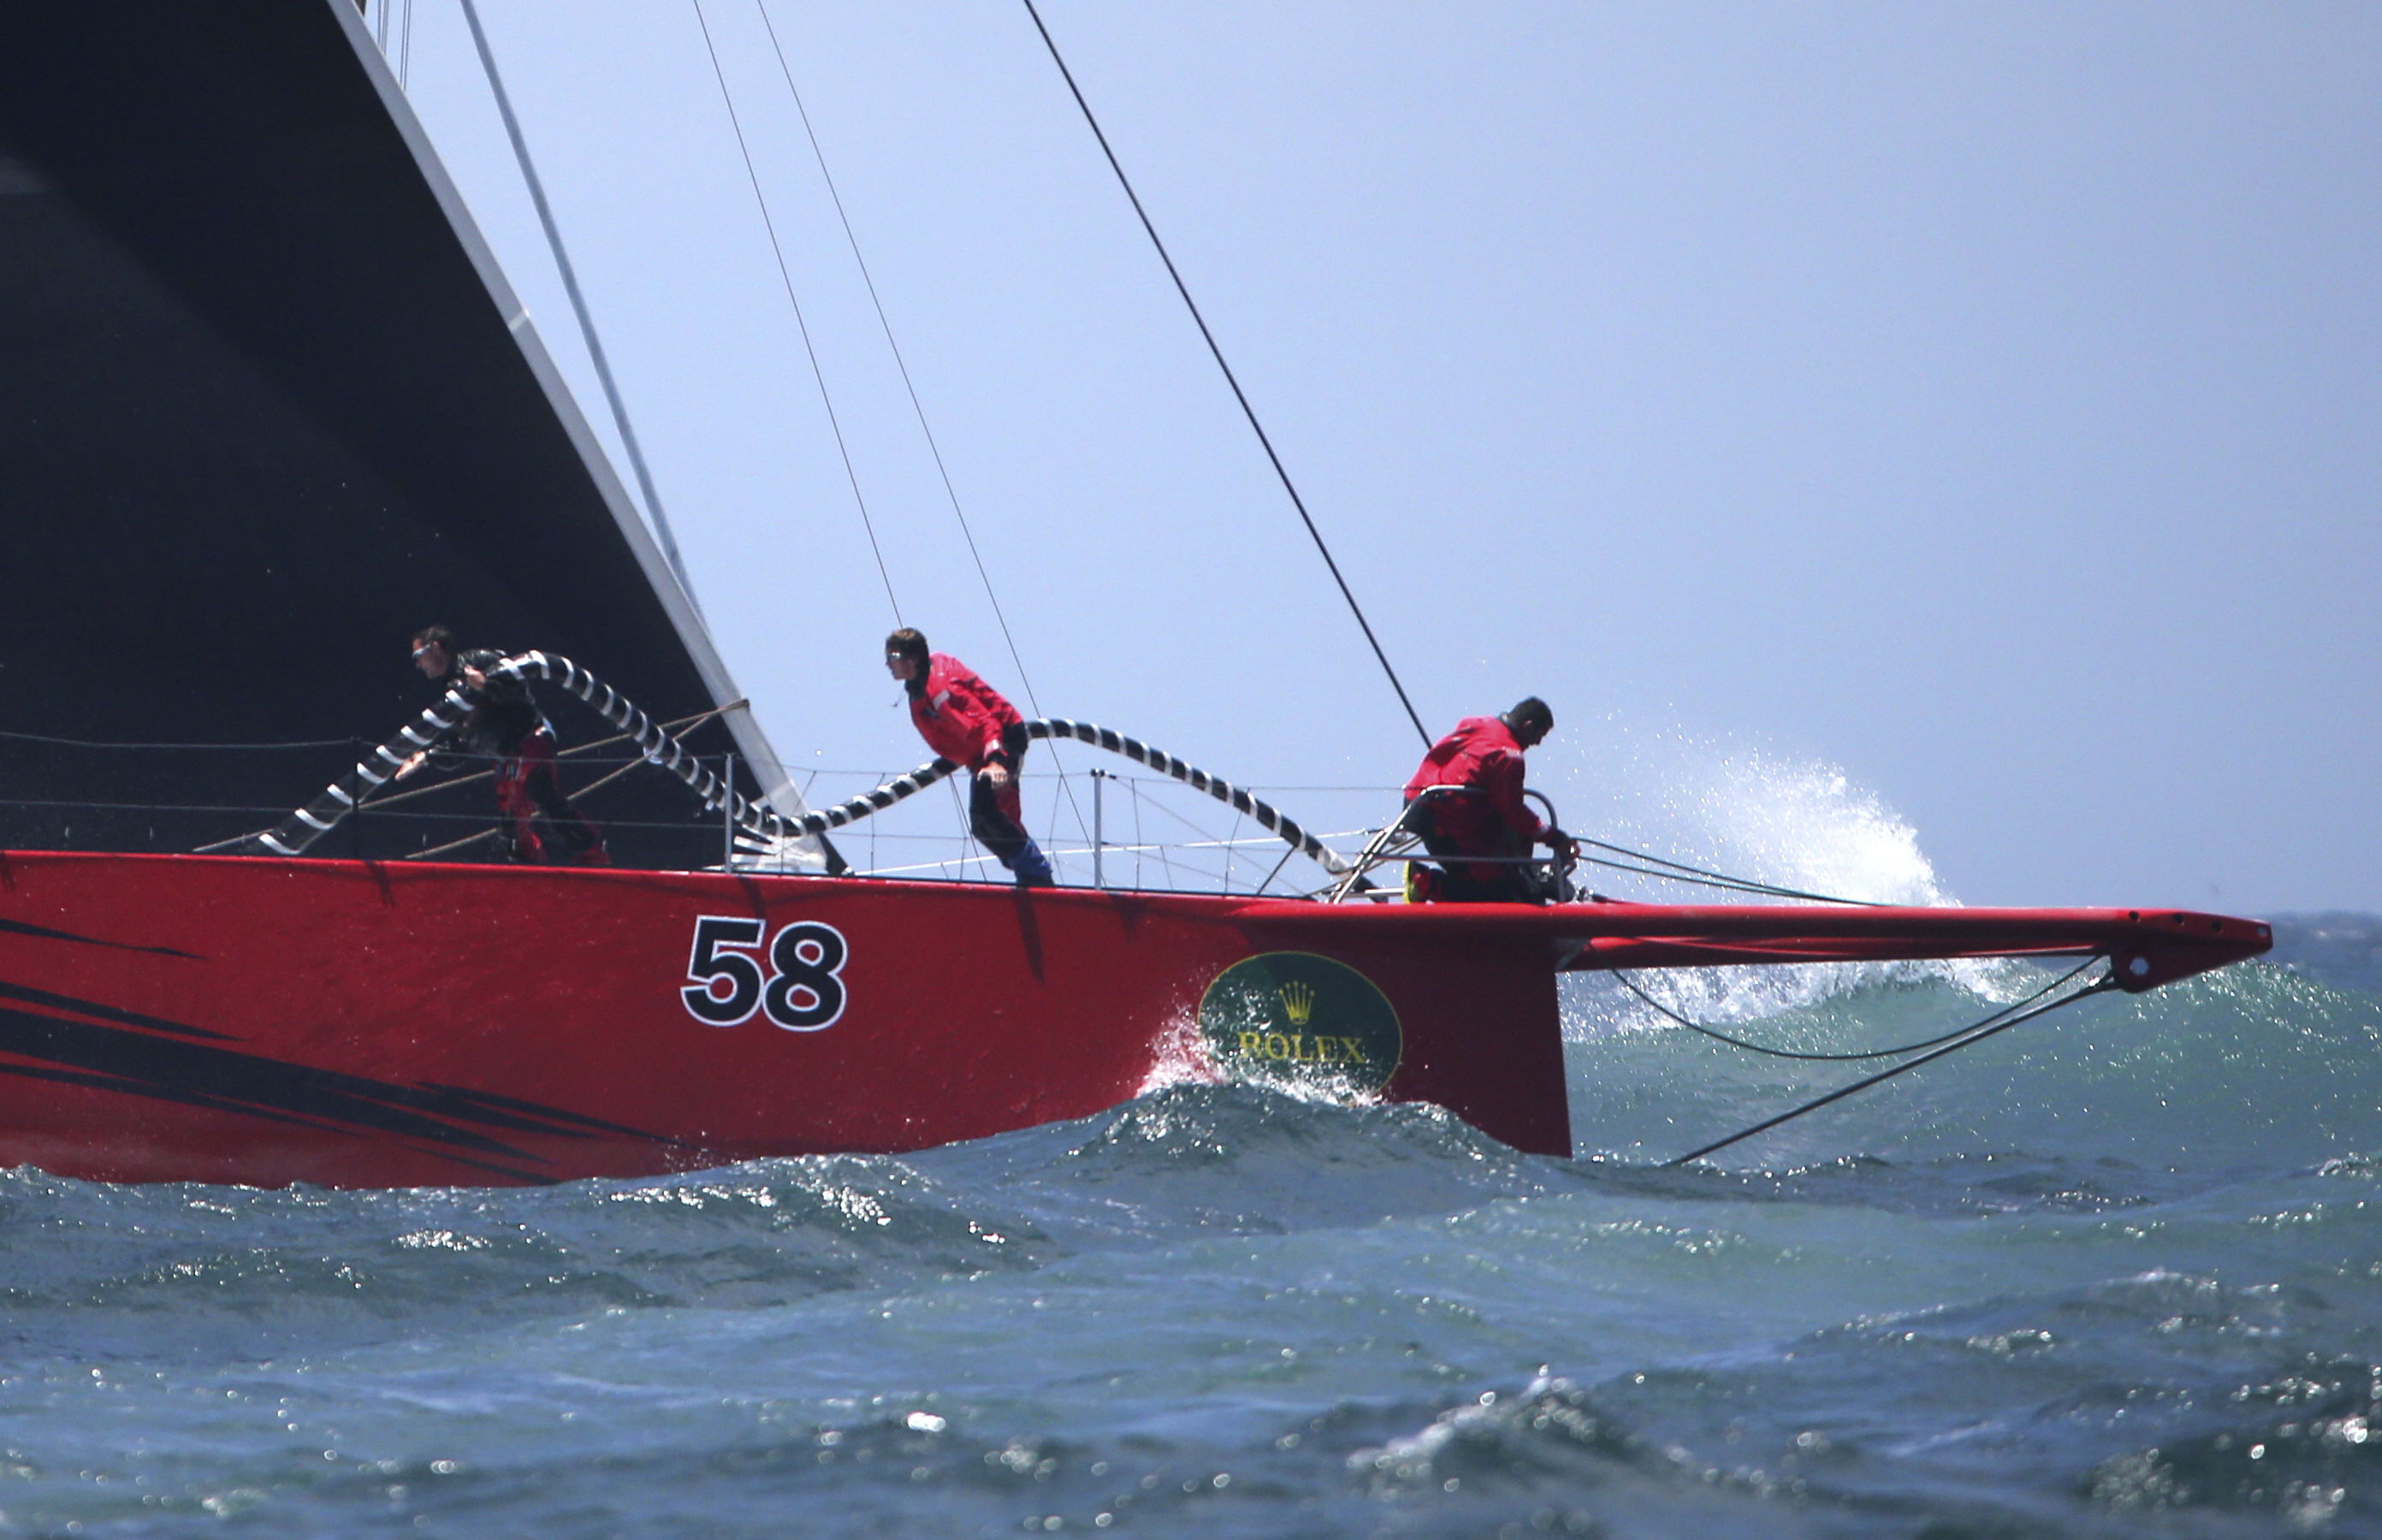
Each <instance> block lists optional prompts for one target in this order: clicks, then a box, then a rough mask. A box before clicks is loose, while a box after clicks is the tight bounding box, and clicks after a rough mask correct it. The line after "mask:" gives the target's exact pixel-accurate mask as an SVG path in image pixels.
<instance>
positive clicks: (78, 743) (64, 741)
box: [0, 732, 355, 753]
mask: <svg viewBox="0 0 2382 1540" xmlns="http://www.w3.org/2000/svg"><path fill="white" fill-rule="evenodd" d="M0 738H5V739H9V740H10V741H11V742H16V743H47V744H51V745H53V746H55V747H57V748H61V749H141V750H148V749H157V750H180V749H188V750H193V751H198V750H209V749H219V750H223V751H225V752H242V753H254V752H263V751H265V750H270V749H345V748H349V747H350V746H351V745H353V744H354V742H355V739H351V738H320V739H313V740H311V741H308V742H302V743H96V742H92V741H91V740H90V739H80V738H49V737H46V736H44V735H43V734H41V733H12V732H0Z"/></svg>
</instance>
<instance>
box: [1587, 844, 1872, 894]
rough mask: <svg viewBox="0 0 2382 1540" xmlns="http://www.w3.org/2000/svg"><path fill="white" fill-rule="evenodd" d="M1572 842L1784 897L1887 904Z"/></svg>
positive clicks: (1616, 847) (1638, 852)
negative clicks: (1811, 890) (1771, 882)
mask: <svg viewBox="0 0 2382 1540" xmlns="http://www.w3.org/2000/svg"><path fill="white" fill-rule="evenodd" d="M1572 842H1573V843H1574V844H1578V845H1592V846H1594V847H1595V848H1596V849H1600V850H1611V851H1612V852H1613V853H1614V854H1615V855H1621V856H1627V857H1629V858H1630V859H1631V860H1632V861H1644V862H1652V863H1653V864H1654V865H1656V866H1667V867H1669V868H1670V869H1671V870H1672V871H1674V872H1692V873H1694V874H1696V875H1697V876H1699V877H1711V878H1713V880H1715V881H1718V882H1724V883H1728V884H1731V885H1733V886H1738V887H1743V888H1746V889H1748V890H1749V891H1751V892H1756V893H1770V894H1774V895H1776V896H1777V897H1779V898H1809V899H1811V900H1812V901H1813V902H1814V903H1822V904H1858V905H1860V906H1861V907H1863V908H1866V909H1879V908H1883V907H1885V906H1883V905H1881V904H1880V903H1879V902H1878V901H1877V900H1876V899H1874V898H1830V897H1829V896H1828V895H1826V894H1824V893H1805V892H1802V891H1800V890H1799V889H1797V888H1792V887H1778V886H1774V885H1772V884H1770V883H1765V882H1762V881H1759V880H1757V879H1755V878H1752V877H1732V876H1730V875H1729V874H1727V873H1725V872H1707V871H1705V870H1704V869H1703V868H1702V867H1701V866H1689V865H1688V864H1687V863H1686V862H1677V861H1665V860H1664V859H1663V858H1662V857H1661V856H1656V855H1649V854H1647V853H1646V852H1645V851H1643V850H1633V849H1629V847H1627V845H1610V844H1607V843H1606V842H1605V841H1603V840H1602V839H1589V838H1585V837H1581V836H1578V835H1574V836H1573V837H1572ZM1597 864H1598V865H1600V866H1610V865H1612V864H1613V863H1612V862H1609V861H1607V862H1597ZM1622 870H1625V871H1626V870H1627V868H1626V867H1625V868H1622ZM1674 880H1678V879H1674Z"/></svg>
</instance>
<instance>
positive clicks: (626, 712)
mask: <svg viewBox="0 0 2382 1540" xmlns="http://www.w3.org/2000/svg"><path fill="white" fill-rule="evenodd" d="M489 672H490V674H491V675H502V676H505V677H507V678H514V679H519V680H522V681H524V682H526V681H527V680H529V679H532V678H538V679H548V680H552V681H554V682H556V683H558V684H560V685H561V686H562V688H564V689H565V690H568V691H571V693H572V694H573V695H576V696H578V697H579V698H580V699H581V700H582V701H584V702H586V703H587V704H588V705H590V706H592V707H594V708H595V711H596V713H597V714H598V715H601V716H602V717H603V718H604V719H605V720H606V721H608V722H609V723H611V724H612V726H613V727H617V728H619V729H620V731H621V732H623V733H626V734H628V735H629V737H630V739H632V741H633V742H635V744H636V745H637V748H638V750H639V751H640V752H643V753H644V755H645V758H646V759H647V760H649V761H650V762H652V763H653V764H657V765H659V766H661V767H662V768H663V769H665V770H668V771H669V772H670V773H671V774H672V775H674V776H677V777H678V778H679V779H680V780H681V781H684V782H685V783H686V784H687V786H688V788H690V789H692V790H693V791H694V794H695V795H696V796H697V797H698V798H700V799H701V800H702V802H703V806H704V808H705V809H706V811H712V810H717V809H718V807H719V805H720V803H721V801H722V800H723V799H724V800H726V801H727V802H728V804H729V807H730V815H731V817H732V818H733V819H734V820H735V823H736V825H737V827H738V828H739V829H740V830H742V831H743V833H744V834H745V835H746V836H748V837H751V838H752V839H753V840H755V841H757V842H760V843H762V844H764V845H766V846H767V847H771V848H777V847H780V846H782V844H783V843H784V842H787V841H791V840H797V839H806V838H810V837H814V836H817V835H822V834H825V833H826V832H827V831H828V830H829V829H840V828H841V827H843V826H844V825H847V824H851V823H854V822H857V821H858V820H860V819H863V818H866V817H867V816H868V815H869V814H870V813H880V812H882V811H884V810H885V809H886V808H889V807H891V806H892V805H893V804H894V803H896V802H898V801H902V800H903V799H904V798H907V797H911V796H915V794H917V793H918V792H920V791H923V790H925V789H926V788H927V787H930V786H932V785H934V784H935V783H936V782H937V781H939V780H941V779H942V778H943V777H944V776H948V775H950V774H951V773H952V771H954V770H956V769H958V768H959V766H958V765H956V764H952V762H951V761H950V760H947V759H936V760H933V761H931V762H929V763H927V764H922V765H920V766H919V767H918V768H917V769H915V770H913V771H911V772H910V773H909V774H908V775H906V776H895V777H894V778H893V779H891V780H890V781H887V782H886V783H885V784H884V785H882V786H879V787H877V788H873V789H871V790H868V791H866V792H863V793H862V794H861V795H859V796H857V797H854V798H853V799H852V800H851V801H846V802H840V803H838V804H837V805H835V806H834V807H831V808H819V809H817V810H815V811H813V812H809V813H802V814H800V815H798V816H795V817H791V818H790V817H787V816H786V815H785V814H783V813H780V812H779V811H778V810H777V809H775V808H773V807H770V806H769V805H768V804H767V803H766V802H756V801H752V800H751V799H749V798H747V797H744V796H743V795H742V794H740V793H739V792H737V791H736V790H735V788H732V787H730V786H728V785H726V784H725V783H723V782H722V781H721V780H720V779H719V777H718V776H715V775H713V774H712V773H711V771H710V770H709V769H708V768H706V766H705V765H704V764H703V762H702V761H701V760H699V759H697V758H696V757H695V756H694V755H693V754H691V753H688V752H686V746H685V745H684V744H682V743H681V742H680V741H679V740H678V739H676V738H675V737H673V736H672V735H671V734H670V733H669V732H668V731H667V730H665V729H664V728H663V727H661V726H660V725H659V724H657V723H656V722H655V721H654V720H653V718H651V717H649V716H647V715H645V713H644V712H643V711H640V710H639V709H638V708H637V707H636V705H635V704H634V703H632V702H631V701H630V700H629V699H628V697H626V696H624V695H622V694H620V692H619V691H615V690H614V689H613V688H612V687H611V686H610V685H608V684H606V683H604V682H603V681H602V680H601V679H598V678H596V677H595V675H593V674H591V673H589V672H588V671H587V670H586V669H584V668H582V667H580V666H578V665H577V664H575V663H572V662H571V660H570V659H569V658H565V657H557V656H553V655H550V654H546V653H537V652H531V653H523V654H521V655H520V656H519V657H511V658H507V659H505V660H504V661H503V662H502V663H500V664H497V666H495V667H494V668H493V669H491V670H489ZM479 693H480V692H479V691H475V690H473V689H472V688H471V687H470V686H468V685H459V686H457V687H456V688H454V689H452V690H449V691H448V692H447V693H446V695H445V696H444V697H442V698H441V699H440V700H439V701H438V702H437V703H436V704H434V705H432V706H431V707H430V708H429V709H427V710H425V711H424V712H423V714H422V715H420V716H418V717H416V718H415V719H414V720H413V722H412V723H411V724H410V725H409V726H408V727H406V728H405V730H404V731H403V732H400V733H399V734H398V735H397V736H396V737H395V738H392V739H389V740H388V741H387V742H386V743H384V744H382V745H380V746H379V747H378V748H376V749H374V751H373V752H371V753H370V754H367V755H366V756H364V758H363V759H362V761H361V762H360V763H359V764H357V765H356V766H355V767H354V768H353V769H351V770H350V771H349V772H348V773H347V774H346V775H344V776H340V777H339V778H338V780H336V781H334V782H332V783H331V784H330V785H329V786H328V787H326V788H324V790H323V794H322V795H321V796H319V797H316V798H315V799H314V800H313V801H311V802H309V803H307V804H306V805H305V806H304V807H301V808H299V809H298V810H297V811H295V812H293V813H290V815H289V817H288V818H286V819H284V820H282V822H281V824H280V825H279V826H278V827H276V828H274V829H271V830H269V831H267V832H265V833H264V834H258V835H252V836H250V837H249V838H248V840H247V841H245V842H244V843H243V845H242V846H241V847H240V849H242V850H243V851H245V852H247V853H250V854H259V855H280V856H294V855H299V854H301V853H303V852H304V851H305V849H306V848H307V847H308V846H310V845H312V844H313V843H314V841H315V840H317V839H319V838H321V837H323V836H324V835H325V834H328V833H329V832H330V831H331V830H332V829H333V828H334V827H336V826H338V823H339V821H340V820H341V819H343V818H345V817H346V816H347V815H348V814H349V813H352V812H353V811H355V807H356V804H357V803H358V802H359V801H362V800H363V799H364V798H365V797H367V796H369V795H370V794H371V793H372V791H373V790H374V788H378V787H381V786H385V785H387V783H388V782H389V781H390V780H392V779H394V778H396V776H397V773H398V771H399V769H400V768H402V767H403V766H404V764H405V762H406V761H407V760H408V759H409V758H411V756H412V755H413V754H415V753H418V752H422V751H424V750H426V749H428V748H430V747H431V746H432V745H433V744H435V743H436V742H437V741H438V740H439V739H441V738H444V737H445V736H446V735H447V734H448V733H450V732H452V731H454V730H455V728H456V727H457V726H458V725H460V723H461V722H462V720H463V719H464V718H465V717H466V716H468V715H471V712H472V708H473V705H474V704H476V703H477V702H478V700H479ZM1025 732H1026V736H1027V737H1029V738H1046V739H1047V738H1065V739H1074V740H1075V741H1077V742H1079V743H1088V744H1091V745H1092V746H1093V747H1095V748H1099V749H1105V750H1107V751H1108V752H1110V753H1112V754H1122V755H1123V756H1124V757H1125V758H1127V759H1129V760H1132V761H1133V762H1134V763H1135V764H1146V765H1148V767H1149V768H1150V769H1152V770H1155V771H1157V772H1159V773H1160V775H1165V776H1173V777H1174V778H1175V779H1176V780H1178V781H1181V782H1183V783H1184V784H1185V786H1188V787H1190V788H1193V789H1195V790H1198V791H1204V792H1206V793H1207V794H1208V795H1209V796H1210V797H1213V798H1215V799H1216V801H1220V802H1222V803H1224V804H1226V805H1227V806H1229V807H1231V808H1233V809H1234V811H1235V812H1238V813H1246V814H1247V815H1248V816H1249V817H1250V818H1251V819H1253V820H1255V821H1256V822H1257V823H1258V824H1259V825H1260V826H1262V827H1264V828H1266V829H1268V830H1271V832H1272V833H1274V834H1277V835H1279V836H1281V837H1282V838H1283V840H1284V841H1285V842H1286V843H1288V844H1289V845H1290V846H1291V847H1292V848H1294V849H1296V850H1298V851H1299V852H1300V853H1301V854H1303V855H1305V856H1307V857H1308V859H1309V860H1311V861H1313V862H1315V863H1316V864H1317V865H1319V866H1320V867H1322V868H1323V869H1324V870H1325V871H1327V872H1329V873H1331V874H1332V875H1334V876H1339V875H1342V874H1345V873H1346V872H1348V871H1349V869H1350V868H1349V863H1348V862H1347V861H1346V860H1345V859H1344V857H1342V856H1341V855H1340V854H1339V852H1337V851H1335V850H1333V849H1331V848H1330V847H1329V846H1327V845H1325V844H1324V843H1323V842H1322V841H1321V840H1320V839H1317V838H1316V837H1314V836H1313V835H1311V834H1309V833H1308V832H1307V831H1306V830H1305V829H1304V828H1302V827H1300V826H1299V825H1298V823H1297V821H1296V820H1295V819H1293V818H1290V817H1289V816H1287V815H1286V814H1284V813H1282V812H1281V811H1280V810H1278V809H1276V808H1275V807H1273V806H1272V805H1271V804H1270V803H1268V802H1266V801H1264V800H1263V799H1261V798H1258V797H1253V796H1251V795H1249V793H1248V792H1247V791H1246V790H1244V789H1243V788H1239V787H1236V786H1234V785H1233V784H1232V783H1231V782H1229V781H1226V780H1222V779H1221V778H1219V777H1217V776H1210V775H1209V774H1208V773H1207V772H1206V771H1204V770H1201V769H1198V768H1197V767H1196V766H1194V765H1190V764H1185V763H1184V762H1183V761H1181V760H1179V759H1176V758H1175V757H1174V756H1173V755H1172V754H1168V753H1164V752H1160V751H1159V750H1157V749H1153V748H1151V747H1149V746H1148V744H1146V743H1143V742H1141V741H1140V740H1138V739H1131V738H1127V737H1125V736H1124V735H1123V734H1122V733H1117V732H1111V730H1110V729H1108V728H1106V727H1094V726H1092V725H1091V724H1090V723H1088V722H1070V721H1068V720H1066V719H1064V718H1062V717H1051V718H1050V719H1048V720H1041V721H1033V722H1028V723H1026V724H1025Z"/></svg>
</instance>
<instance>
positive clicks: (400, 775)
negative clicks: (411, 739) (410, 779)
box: [397, 749, 430, 780]
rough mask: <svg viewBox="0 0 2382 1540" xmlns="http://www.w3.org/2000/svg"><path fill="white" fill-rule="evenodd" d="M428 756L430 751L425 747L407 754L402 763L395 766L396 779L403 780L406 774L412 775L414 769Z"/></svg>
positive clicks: (420, 765) (417, 768) (419, 767)
mask: <svg viewBox="0 0 2382 1540" xmlns="http://www.w3.org/2000/svg"><path fill="white" fill-rule="evenodd" d="M429 757H430V751H428V750H427V749H421V750H416V751H415V752H413V753H411V755H409V756H407V758H406V761H405V763H404V764H400V765H399V766H398V767H397V779H399V780H403V779H405V777H406V776H411V775H412V774H413V773H414V772H415V771H416V770H419V769H421V768H422V762H423V761H424V760H426V759H428V758H429Z"/></svg>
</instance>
